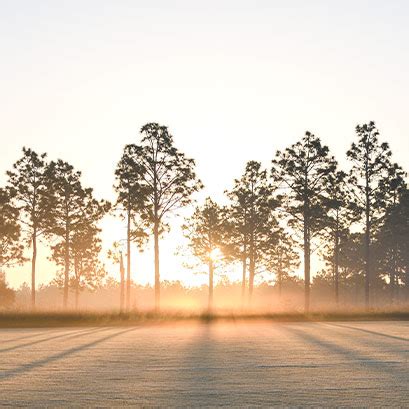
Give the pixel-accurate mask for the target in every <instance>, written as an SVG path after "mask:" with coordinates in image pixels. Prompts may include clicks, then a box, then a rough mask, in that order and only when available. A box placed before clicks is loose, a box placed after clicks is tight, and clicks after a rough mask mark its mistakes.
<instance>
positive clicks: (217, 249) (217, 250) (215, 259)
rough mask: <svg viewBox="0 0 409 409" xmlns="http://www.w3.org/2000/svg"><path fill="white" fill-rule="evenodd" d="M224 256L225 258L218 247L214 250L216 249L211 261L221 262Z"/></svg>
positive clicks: (213, 251) (212, 252) (211, 254)
mask: <svg viewBox="0 0 409 409" xmlns="http://www.w3.org/2000/svg"><path fill="white" fill-rule="evenodd" d="M222 256H223V254H222V252H221V250H220V249H219V248H218V247H216V248H214V249H213V250H212V251H211V252H210V259H211V260H212V261H217V260H220V259H221V258H222Z"/></svg>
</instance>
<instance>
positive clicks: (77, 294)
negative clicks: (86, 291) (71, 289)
mask: <svg viewBox="0 0 409 409" xmlns="http://www.w3.org/2000/svg"><path fill="white" fill-rule="evenodd" d="M78 287H79V285H78V283H77V284H76V286H75V310H76V311H78V301H79V297H80V290H79V288H78Z"/></svg>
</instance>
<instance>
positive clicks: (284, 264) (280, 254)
mask: <svg viewBox="0 0 409 409" xmlns="http://www.w3.org/2000/svg"><path fill="white" fill-rule="evenodd" d="M272 240H273V241H272V243H271V246H269V248H268V250H267V253H266V260H267V262H266V267H267V269H268V271H269V272H271V273H274V274H275V282H276V285H277V286H278V294H279V297H280V298H281V295H282V289H283V283H284V281H285V280H286V279H288V277H289V276H290V275H291V274H294V272H295V270H297V268H298V267H299V265H300V261H299V255H298V253H297V252H296V251H295V248H296V243H295V242H294V240H293V238H292V237H291V236H290V235H289V234H288V233H286V231H285V230H284V229H283V228H277V229H276V230H275V231H273V237H272Z"/></svg>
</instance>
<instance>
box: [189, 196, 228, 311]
mask: <svg viewBox="0 0 409 409" xmlns="http://www.w3.org/2000/svg"><path fill="white" fill-rule="evenodd" d="M223 221H224V214H223V209H222V208H221V207H220V206H219V205H218V204H217V203H215V202H213V201H212V200H211V199H210V198H209V197H208V198H207V199H206V201H205V203H204V205H203V206H201V207H196V209H195V211H194V213H193V215H192V216H191V217H190V218H189V219H188V220H187V221H186V223H185V224H184V225H183V226H182V228H183V231H184V235H185V237H187V238H188V239H189V247H190V249H191V251H192V254H193V255H194V256H195V257H197V258H198V259H199V260H200V261H201V262H202V263H204V264H207V266H208V274H209V302H208V308H209V310H211V309H212V307H213V283H214V269H215V261H216V260H215V258H216V256H217V254H216V253H217V251H220V249H221V248H222V247H223V245H224V237H223V236H224V225H223Z"/></svg>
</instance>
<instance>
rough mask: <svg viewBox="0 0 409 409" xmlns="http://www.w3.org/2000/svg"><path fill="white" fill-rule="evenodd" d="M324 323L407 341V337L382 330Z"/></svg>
mask: <svg viewBox="0 0 409 409" xmlns="http://www.w3.org/2000/svg"><path fill="white" fill-rule="evenodd" d="M326 325H331V326H334V327H339V328H348V329H353V330H355V331H361V332H365V333H367V334H371V335H377V336H379V337H385V338H390V339H396V340H398V341H405V342H409V339H408V338H403V337H399V336H397V335H390V334H385V333H383V332H377V331H371V330H369V329H364V328H357V327H351V326H349V325H344V324H333V323H326Z"/></svg>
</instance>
